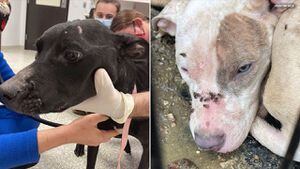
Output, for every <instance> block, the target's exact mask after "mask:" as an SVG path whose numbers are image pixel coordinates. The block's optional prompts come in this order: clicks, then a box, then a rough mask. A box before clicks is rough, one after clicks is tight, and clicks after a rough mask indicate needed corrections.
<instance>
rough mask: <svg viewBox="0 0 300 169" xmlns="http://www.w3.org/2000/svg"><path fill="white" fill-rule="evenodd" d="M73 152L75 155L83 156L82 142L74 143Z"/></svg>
mask: <svg viewBox="0 0 300 169" xmlns="http://www.w3.org/2000/svg"><path fill="white" fill-rule="evenodd" d="M74 154H75V155H76V156H77V157H81V156H83V155H84V145H82V144H76V148H75V150H74Z"/></svg>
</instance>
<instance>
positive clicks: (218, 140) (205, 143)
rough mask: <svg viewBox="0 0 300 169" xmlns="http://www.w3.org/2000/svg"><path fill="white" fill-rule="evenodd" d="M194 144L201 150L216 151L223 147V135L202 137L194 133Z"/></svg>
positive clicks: (202, 135)
mask: <svg viewBox="0 0 300 169" xmlns="http://www.w3.org/2000/svg"><path fill="white" fill-rule="evenodd" d="M195 142H196V144H197V146H198V147H199V148H201V149H205V150H213V151H218V150H220V149H221V148H222V146H223V145H224V142H225V134H217V135H204V134H201V133H197V132H195Z"/></svg>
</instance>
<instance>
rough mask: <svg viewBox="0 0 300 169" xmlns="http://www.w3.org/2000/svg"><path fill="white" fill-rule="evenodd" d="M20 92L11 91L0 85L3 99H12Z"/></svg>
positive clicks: (0, 93) (0, 96)
mask: <svg viewBox="0 0 300 169" xmlns="http://www.w3.org/2000/svg"><path fill="white" fill-rule="evenodd" d="M17 93H18V92H10V91H8V90H5V89H3V88H2V87H0V98H1V100H3V99H6V100H11V99H13V98H14V97H16V95H17Z"/></svg>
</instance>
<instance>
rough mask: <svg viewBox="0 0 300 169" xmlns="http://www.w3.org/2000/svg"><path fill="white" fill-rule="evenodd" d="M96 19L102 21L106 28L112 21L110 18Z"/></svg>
mask: <svg viewBox="0 0 300 169" xmlns="http://www.w3.org/2000/svg"><path fill="white" fill-rule="evenodd" d="M96 20H97V21H99V22H100V23H102V24H103V25H104V26H106V27H107V28H108V29H109V28H110V25H111V23H112V19H101V18H96Z"/></svg>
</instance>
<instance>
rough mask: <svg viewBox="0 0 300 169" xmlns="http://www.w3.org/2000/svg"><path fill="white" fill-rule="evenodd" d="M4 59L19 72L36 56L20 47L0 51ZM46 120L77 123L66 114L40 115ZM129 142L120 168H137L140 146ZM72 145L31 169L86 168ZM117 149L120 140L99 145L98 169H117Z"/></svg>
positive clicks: (46, 155)
mask: <svg viewBox="0 0 300 169" xmlns="http://www.w3.org/2000/svg"><path fill="white" fill-rule="evenodd" d="M2 52H3V54H4V58H5V59H6V60H7V62H8V64H9V65H10V66H11V67H12V69H13V70H14V72H18V71H20V70H21V69H23V68H24V67H25V66H27V65H29V64H30V63H32V62H33V61H34V57H35V52H34V51H29V50H23V47H2ZM43 117H44V118H45V119H48V120H51V121H55V122H59V123H63V124H66V123H69V122H71V121H72V120H74V119H76V118H77V117H78V116H77V115H75V114H73V113H71V112H70V111H66V112H63V113H60V114H47V115H43ZM47 128H49V127H47V126H45V125H41V126H40V127H39V130H44V129H47ZM129 141H130V143H131V146H132V155H131V156H130V155H126V154H124V155H123V160H122V165H121V167H122V166H123V167H122V168H130V169H134V168H137V166H138V164H139V161H140V158H141V154H142V146H141V143H140V142H139V141H138V140H137V139H135V138H133V137H130V138H129ZM74 148H75V144H69V145H64V146H60V147H58V148H54V149H52V150H50V151H48V152H45V153H43V154H42V155H41V159H40V162H39V163H38V164H37V165H36V166H34V167H32V168H34V169H84V168H85V165H86V155H85V156H83V157H80V158H78V157H76V156H75V155H74V153H73V151H74ZM119 149H120V139H113V140H112V141H111V142H109V143H105V144H102V145H101V146H100V149H99V153H98V160H97V166H96V168H97V169H113V168H117V167H116V166H117V157H118V152H119Z"/></svg>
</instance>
